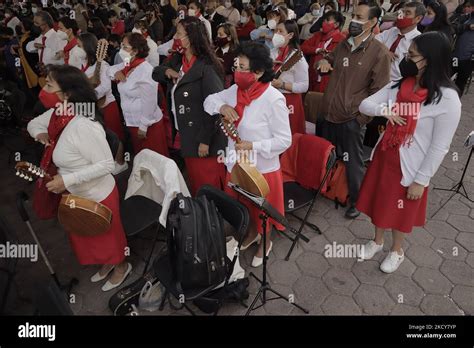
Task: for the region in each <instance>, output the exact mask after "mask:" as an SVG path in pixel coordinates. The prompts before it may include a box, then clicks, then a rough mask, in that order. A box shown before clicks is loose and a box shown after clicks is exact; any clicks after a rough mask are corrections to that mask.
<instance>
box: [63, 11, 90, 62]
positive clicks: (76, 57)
mask: <svg viewBox="0 0 474 348" xmlns="http://www.w3.org/2000/svg"><path fill="white" fill-rule="evenodd" d="M78 30H79V27H78V26H77V23H76V21H75V20H74V19H71V18H69V17H62V18H60V19H59V23H58V31H57V33H58V35H59V37H60V38H62V39H63V40H66V41H67V44H66V46H64V48H63V51H60V52H59V55H60V56H61V58H64V64H69V65H72V66H74V67H76V68H78V69H80V68H81V67H82V65H83V64H84V63H85V60H86V52H84V50H83V49H82V48H81V47H79V46H78V45H77V38H76V35H77V32H78Z"/></svg>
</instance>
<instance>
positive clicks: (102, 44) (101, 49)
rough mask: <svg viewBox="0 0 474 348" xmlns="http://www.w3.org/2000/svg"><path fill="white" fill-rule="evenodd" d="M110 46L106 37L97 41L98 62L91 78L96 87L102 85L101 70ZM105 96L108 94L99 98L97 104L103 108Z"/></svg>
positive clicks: (96, 54)
mask: <svg viewBox="0 0 474 348" xmlns="http://www.w3.org/2000/svg"><path fill="white" fill-rule="evenodd" d="M108 48H109V42H108V41H107V40H106V39H100V40H99V41H98V42H97V51H96V53H95V57H96V64H95V69H94V74H93V75H92V76H91V77H90V78H89V80H90V81H91V83H92V86H94V88H96V87H97V86H98V85H100V70H101V67H102V62H103V61H104V60H105V58H106V57H107V49H108ZM105 98H106V96H105V95H104V96H103V97H102V98H99V100H97V106H98V107H99V108H101V109H102V108H103V107H104V104H105Z"/></svg>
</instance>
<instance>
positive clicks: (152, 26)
mask: <svg viewBox="0 0 474 348" xmlns="http://www.w3.org/2000/svg"><path fill="white" fill-rule="evenodd" d="M146 20H147V22H148V27H149V31H148V33H149V34H150V38H151V39H152V40H153V41H155V42H156V44H157V45H161V43H162V42H163V40H164V36H163V21H162V20H161V14H160V8H159V6H158V5H156V4H153V5H148V6H147V8H146Z"/></svg>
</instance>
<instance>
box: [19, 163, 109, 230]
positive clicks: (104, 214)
mask: <svg viewBox="0 0 474 348" xmlns="http://www.w3.org/2000/svg"><path fill="white" fill-rule="evenodd" d="M15 169H16V175H17V176H19V177H20V178H23V179H25V180H27V181H33V180H34V179H37V178H43V179H44V180H46V181H51V180H53V178H52V177H51V176H50V175H49V174H48V173H46V172H45V171H44V170H43V169H41V168H40V167H38V166H35V165H34V164H32V163H29V162H18V163H17V164H16V165H15ZM58 220H59V222H60V223H61V225H62V226H63V228H64V229H65V230H66V231H67V232H69V233H73V234H77V235H80V236H97V235H100V234H102V233H105V232H107V230H108V229H109V228H110V223H111V221H112V211H111V210H110V209H109V208H108V207H106V206H105V205H103V204H101V203H97V202H94V201H91V200H90V199H87V198H84V197H79V196H75V195H72V194H69V193H68V194H63V195H62V198H61V202H60V203H59V208H58Z"/></svg>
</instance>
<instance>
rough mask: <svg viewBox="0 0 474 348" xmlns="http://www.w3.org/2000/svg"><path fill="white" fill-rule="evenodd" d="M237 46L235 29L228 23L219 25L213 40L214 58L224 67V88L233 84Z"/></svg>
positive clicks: (237, 40)
mask: <svg viewBox="0 0 474 348" xmlns="http://www.w3.org/2000/svg"><path fill="white" fill-rule="evenodd" d="M238 45H239V39H238V38H237V32H236V31H235V27H234V26H233V25H232V24H230V23H225V24H221V25H220V26H219V29H217V37H216V40H214V46H215V47H217V48H216V56H217V58H219V60H220V61H221V63H222V66H223V67H224V74H225V80H224V88H227V87H230V86H231V85H232V84H233V83H234V70H233V68H234V60H235V57H236V56H235V50H236V49H237V46H238Z"/></svg>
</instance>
